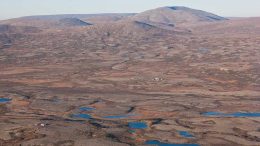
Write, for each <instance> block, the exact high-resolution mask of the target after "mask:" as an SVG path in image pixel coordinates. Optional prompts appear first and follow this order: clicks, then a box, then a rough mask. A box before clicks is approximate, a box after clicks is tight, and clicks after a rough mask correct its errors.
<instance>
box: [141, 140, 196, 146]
mask: <svg viewBox="0 0 260 146" xmlns="http://www.w3.org/2000/svg"><path fill="white" fill-rule="evenodd" d="M145 144H146V145H156V146H199V145H198V144H189V143H184V144H177V143H163V142H160V141H158V140H148V141H146V142H145Z"/></svg>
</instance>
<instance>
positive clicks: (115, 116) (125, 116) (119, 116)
mask: <svg viewBox="0 0 260 146" xmlns="http://www.w3.org/2000/svg"><path fill="white" fill-rule="evenodd" d="M131 116H134V115H132V114H127V115H114V116H105V117H103V118H106V119H124V118H128V117H131Z"/></svg>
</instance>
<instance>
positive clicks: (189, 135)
mask: <svg viewBox="0 0 260 146" xmlns="http://www.w3.org/2000/svg"><path fill="white" fill-rule="evenodd" d="M178 133H179V134H180V136H182V137H185V138H193V137H194V136H193V135H192V134H190V133H189V132H187V131H178Z"/></svg>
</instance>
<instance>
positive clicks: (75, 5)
mask: <svg viewBox="0 0 260 146" xmlns="http://www.w3.org/2000/svg"><path fill="white" fill-rule="evenodd" d="M162 6H186V7H190V8H194V9H200V10H204V11H208V12H212V13H215V14H217V15H220V16H225V17H256V16H260V0H0V20H3V19H9V18H15V17H21V16H30V15H49V14H94V13H139V12H142V11H145V10H149V9H153V8H157V7H162Z"/></svg>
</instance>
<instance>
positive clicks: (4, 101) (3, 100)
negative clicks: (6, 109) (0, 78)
mask: <svg viewBox="0 0 260 146" xmlns="http://www.w3.org/2000/svg"><path fill="white" fill-rule="evenodd" d="M11 100H12V99H9V98H0V103H6V102H9V101H11Z"/></svg>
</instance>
